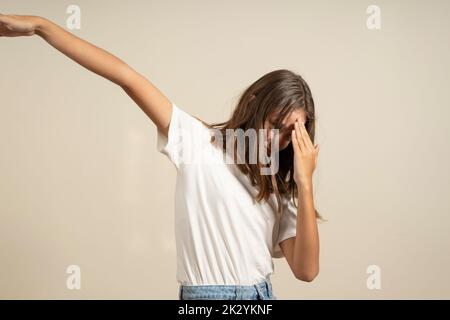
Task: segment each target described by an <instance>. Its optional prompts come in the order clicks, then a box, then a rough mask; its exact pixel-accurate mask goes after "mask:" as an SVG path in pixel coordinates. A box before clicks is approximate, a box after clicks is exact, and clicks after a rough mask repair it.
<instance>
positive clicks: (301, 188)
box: [297, 180, 313, 192]
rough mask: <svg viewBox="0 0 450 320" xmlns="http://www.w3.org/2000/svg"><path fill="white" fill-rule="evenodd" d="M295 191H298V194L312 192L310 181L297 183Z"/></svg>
mask: <svg viewBox="0 0 450 320" xmlns="http://www.w3.org/2000/svg"><path fill="white" fill-rule="evenodd" d="M297 189H298V192H312V190H313V183H312V180H308V181H302V182H300V183H297Z"/></svg>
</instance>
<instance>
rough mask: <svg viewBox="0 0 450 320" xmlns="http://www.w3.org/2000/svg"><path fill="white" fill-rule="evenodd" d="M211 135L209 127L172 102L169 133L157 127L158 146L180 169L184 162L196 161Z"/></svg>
mask: <svg viewBox="0 0 450 320" xmlns="http://www.w3.org/2000/svg"><path fill="white" fill-rule="evenodd" d="M210 137H211V136H210V134H209V130H208V128H207V127H206V126H205V125H204V124H203V123H202V122H201V121H200V120H198V119H197V118H195V117H193V116H192V115H190V114H189V113H187V112H185V111H184V110H182V109H181V108H179V107H178V106H177V105H176V104H175V103H173V102H172V114H171V116H170V124H169V132H168V135H167V137H166V136H165V135H164V134H163V133H162V132H161V131H160V130H159V128H158V129H157V142H156V148H157V150H158V151H159V152H161V153H162V154H164V155H166V156H167V157H168V158H169V160H170V161H171V162H172V163H173V164H174V165H175V167H176V168H177V169H179V167H180V165H181V164H182V163H190V162H194V161H195V157H196V155H198V154H199V153H201V149H202V146H204V145H205V144H206V143H207V142H208V141H209V139H210Z"/></svg>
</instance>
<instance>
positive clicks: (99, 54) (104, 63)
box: [35, 17, 133, 86]
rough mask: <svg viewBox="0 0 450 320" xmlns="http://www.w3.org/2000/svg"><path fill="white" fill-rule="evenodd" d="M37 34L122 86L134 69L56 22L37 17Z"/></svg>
mask: <svg viewBox="0 0 450 320" xmlns="http://www.w3.org/2000/svg"><path fill="white" fill-rule="evenodd" d="M35 23H36V34H37V35H39V36H40V37H42V38H43V39H44V40H45V41H47V42H48V43H49V44H50V45H52V46H53V47H54V48H56V49H57V50H58V51H60V52H61V53H63V54H64V55H66V56H67V57H69V58H71V59H72V60H74V61H75V62H77V63H79V64H80V65H82V66H83V67H85V68H86V69H88V70H90V71H92V72H94V73H96V74H98V75H100V76H102V77H104V78H106V79H108V80H110V81H112V82H114V83H116V84H117V85H120V86H122V85H123V84H124V82H125V79H127V77H129V74H130V73H132V72H133V71H132V69H131V68H130V67H129V66H128V65H127V64H126V63H125V62H124V61H122V60H120V59H119V58H117V57H116V56H114V55H112V54H111V53H109V52H107V51H105V50H103V49H101V48H99V47H96V46H95V45H93V44H91V43H89V42H87V41H85V40H83V39H80V38H78V37H77V36H75V35H74V34H72V33H70V32H68V31H66V30H64V29H63V28H61V27H59V26H58V25H56V24H55V23H53V22H51V21H49V20H47V19H45V18H41V17H36V22H35Z"/></svg>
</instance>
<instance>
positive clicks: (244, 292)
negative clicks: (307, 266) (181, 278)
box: [178, 278, 277, 300]
mask: <svg viewBox="0 0 450 320" xmlns="http://www.w3.org/2000/svg"><path fill="white" fill-rule="evenodd" d="M178 299H179V300H276V299H277V298H276V297H275V296H274V295H273V291H272V283H271V281H270V279H269V278H267V279H264V280H263V281H261V282H258V283H256V284H254V285H180V286H179V292H178Z"/></svg>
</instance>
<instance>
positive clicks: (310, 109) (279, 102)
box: [202, 69, 323, 220]
mask: <svg viewBox="0 0 450 320" xmlns="http://www.w3.org/2000/svg"><path fill="white" fill-rule="evenodd" d="M295 109H302V110H304V111H305V113H306V122H305V127H306V130H307V131H308V134H309V136H310V138H311V141H312V142H313V143H314V135H315V112H314V101H313V97H312V94H311V90H310V89H309V86H308V84H307V83H306V81H305V80H304V79H303V78H302V77H301V76H300V75H298V74H296V73H294V72H292V71H290V70H286V69H280V70H275V71H272V72H269V73H267V74H265V75H263V76H262V77H260V78H259V79H258V80H256V81H255V82H254V83H253V84H252V85H250V86H249V87H248V88H247V89H245V90H244V91H243V93H242V94H241V96H240V98H239V102H238V104H237V106H236V108H235V109H234V111H233V113H232V115H231V118H230V119H229V120H228V121H225V122H218V123H212V124H208V123H205V122H204V121H202V122H203V123H204V124H205V125H207V126H208V127H209V128H211V129H216V130H218V131H219V132H220V133H221V135H220V136H221V137H223V139H224V140H225V139H226V138H227V132H226V130H227V129H233V130H236V129H243V130H244V131H246V130H247V129H260V128H263V127H264V123H265V120H266V119H267V118H268V116H269V115H271V114H272V112H276V113H278V116H277V118H276V121H275V123H276V125H277V126H279V125H280V124H281V122H282V121H283V119H284V118H285V117H286V116H288V115H289V114H290V113H291V112H292V111H293V110H295ZM214 140H215V136H214V137H212V140H211V142H213V141H214ZM222 142H223V143H222V146H223V149H224V152H226V150H225V148H226V141H222ZM245 148H246V154H249V152H248V146H247V144H246V146H245ZM293 158H294V150H293V148H292V143H289V145H288V146H287V147H286V148H285V149H283V150H281V151H279V169H278V172H277V173H276V174H272V175H261V173H260V172H261V171H260V168H261V166H262V165H261V164H260V163H257V164H250V163H248V162H247V161H245V162H244V163H236V165H237V166H238V168H239V170H240V171H241V172H242V173H243V174H246V175H247V176H248V177H249V178H250V181H251V183H252V184H253V186H256V188H257V190H258V193H257V194H256V197H255V200H256V201H257V202H260V201H261V200H263V199H264V200H267V199H268V198H269V196H270V194H272V193H275V195H276V198H277V202H278V210H277V212H278V213H280V212H281V211H282V198H281V197H290V198H292V200H293V201H294V200H295V198H296V197H297V184H296V183H295V181H294V178H293V173H294V167H293ZM294 203H295V201H294ZM296 206H297V205H296ZM316 217H317V218H319V219H321V220H323V218H322V216H321V215H320V214H319V213H318V212H317V210H316Z"/></svg>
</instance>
